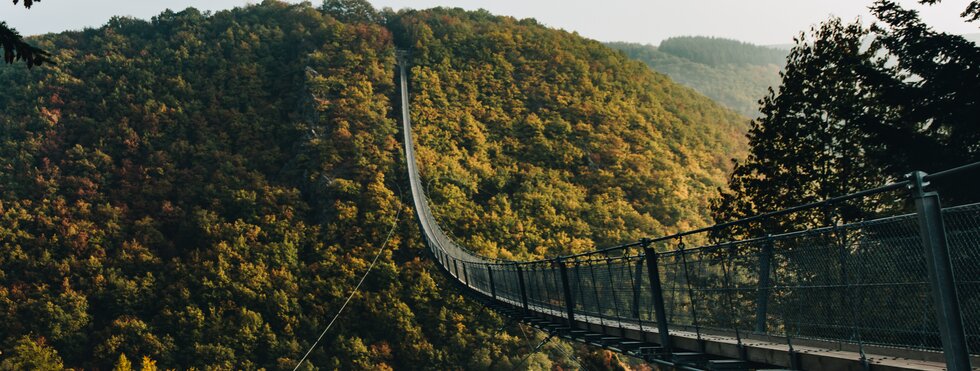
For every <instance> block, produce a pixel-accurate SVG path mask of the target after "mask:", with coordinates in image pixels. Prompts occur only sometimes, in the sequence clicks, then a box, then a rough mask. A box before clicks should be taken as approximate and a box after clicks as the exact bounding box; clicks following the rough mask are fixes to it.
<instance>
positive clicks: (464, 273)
mask: <svg viewBox="0 0 980 371" xmlns="http://www.w3.org/2000/svg"><path fill="white" fill-rule="evenodd" d="M459 265H461V266H463V284H464V285H466V287H470V276H467V275H466V262H462V263H460V264H459Z"/></svg>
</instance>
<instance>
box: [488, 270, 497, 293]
mask: <svg viewBox="0 0 980 371" xmlns="http://www.w3.org/2000/svg"><path fill="white" fill-rule="evenodd" d="M487 280H489V281H490V297H491V298H494V299H496V298H497V287H496V286H495V285H494V283H493V266H491V265H490V264H487Z"/></svg>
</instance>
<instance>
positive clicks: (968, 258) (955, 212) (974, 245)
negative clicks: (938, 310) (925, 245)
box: [943, 204, 980, 354]
mask: <svg viewBox="0 0 980 371" xmlns="http://www.w3.org/2000/svg"><path fill="white" fill-rule="evenodd" d="M943 220H944V222H945V225H946V239H947V241H948V243H949V255H950V260H951V262H952V265H953V275H954V280H955V282H956V290H957V291H958V294H959V299H960V308H961V311H962V313H963V329H964V331H965V332H966V338H967V346H968V347H969V349H970V353H971V354H980V204H969V205H963V206H956V207H951V208H948V209H945V210H943Z"/></svg>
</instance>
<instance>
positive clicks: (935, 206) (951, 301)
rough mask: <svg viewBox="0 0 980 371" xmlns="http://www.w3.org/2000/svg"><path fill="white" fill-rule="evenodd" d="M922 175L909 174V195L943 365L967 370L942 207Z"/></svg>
mask: <svg viewBox="0 0 980 371" xmlns="http://www.w3.org/2000/svg"><path fill="white" fill-rule="evenodd" d="M925 176H926V174H925V173H923V172H921V171H917V172H914V173H911V174H909V175H908V177H909V178H910V179H909V180H910V181H911V186H912V199H913V200H914V201H915V211H916V215H917V216H918V219H919V238H921V240H922V247H923V248H924V249H925V256H926V265H927V266H928V270H929V281H930V282H931V284H932V297H933V301H934V302H935V306H936V323H937V324H938V325H939V336H940V337H941V338H942V342H943V353H944V355H945V357H946V369H947V370H949V371H967V370H970V352H969V348H968V347H967V343H966V334H965V333H964V331H963V318H962V315H961V313H960V303H959V298H958V297H957V296H956V284H955V281H954V280H953V265H952V262H951V261H950V257H949V246H948V245H947V240H946V229H945V226H944V225H943V214H942V207H941V206H940V203H939V194H938V193H936V192H926V191H925V189H924V188H925V187H926V186H928V185H929V183H928V182H926V181H925V179H923V178H924V177H925Z"/></svg>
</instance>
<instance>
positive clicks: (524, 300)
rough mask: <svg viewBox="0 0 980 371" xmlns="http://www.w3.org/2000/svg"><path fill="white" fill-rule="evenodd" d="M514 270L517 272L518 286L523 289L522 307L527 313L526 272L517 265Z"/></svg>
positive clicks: (515, 264)
mask: <svg viewBox="0 0 980 371" xmlns="http://www.w3.org/2000/svg"><path fill="white" fill-rule="evenodd" d="M514 270H516V271H517V285H518V286H520V287H521V305H523V306H524V312H525V313H527V309H528V308H527V288H526V286H525V285H524V272H523V271H522V270H521V266H520V265H518V264H517V263H514Z"/></svg>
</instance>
